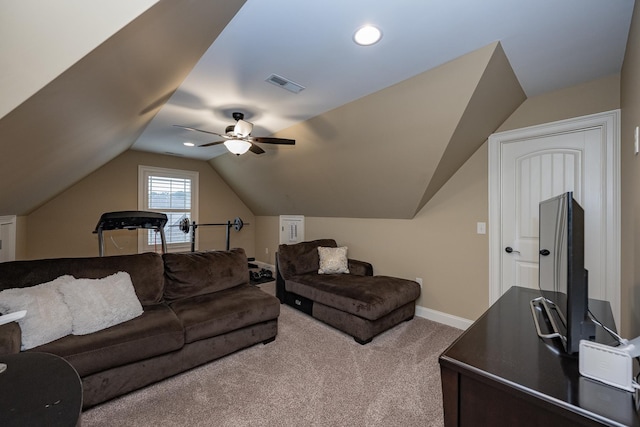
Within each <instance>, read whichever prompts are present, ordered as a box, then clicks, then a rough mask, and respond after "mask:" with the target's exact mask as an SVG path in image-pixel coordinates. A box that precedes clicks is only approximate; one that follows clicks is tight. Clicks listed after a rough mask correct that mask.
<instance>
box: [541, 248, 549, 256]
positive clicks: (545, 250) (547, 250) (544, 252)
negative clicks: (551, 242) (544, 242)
mask: <svg viewBox="0 0 640 427" xmlns="http://www.w3.org/2000/svg"><path fill="white" fill-rule="evenodd" d="M550 253H551V252H549V249H542V250H541V251H540V255H542V256H547V255H549V254H550Z"/></svg>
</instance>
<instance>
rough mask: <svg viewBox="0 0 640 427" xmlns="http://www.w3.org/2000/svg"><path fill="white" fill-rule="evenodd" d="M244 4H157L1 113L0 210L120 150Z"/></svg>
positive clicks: (27, 205) (15, 210)
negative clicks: (15, 106) (22, 100)
mask: <svg viewBox="0 0 640 427" xmlns="http://www.w3.org/2000/svg"><path fill="white" fill-rule="evenodd" d="M243 4H244V0H215V1H212V0H175V1H161V2H159V3H157V4H155V5H154V6H152V7H151V8H150V9H148V10H147V11H146V12H145V13H143V14H142V15H140V16H139V17H138V18H136V19H135V20H134V21H132V22H131V23H130V24H128V25H127V26H125V27H124V28H123V29H121V30H120V31H119V32H117V33H116V34H115V35H114V36H112V37H111V38H109V39H108V40H106V41H105V42H104V43H102V44H101V45H99V46H98V47H96V48H95V49H94V50H93V51H91V52H90V53H89V54H88V55H86V56H85V57H83V58H82V59H81V60H80V61H78V62H77V63H76V64H74V65H73V66H72V67H70V68H69V69H68V70H67V71H65V72H64V73H62V74H61V75H60V76H58V77H57V78H56V79H54V80H53V81H52V82H51V83H49V84H48V85H46V86H45V87H44V88H43V89H41V90H40V91H38V92H37V93H36V94H35V95H34V96H32V97H30V98H29V99H28V100H27V101H25V102H24V103H22V104H21V105H20V106H18V107H17V108H15V109H14V110H12V111H11V112H10V113H9V114H7V115H6V116H4V117H3V118H2V119H0V141H2V144H0V158H1V159H2V165H3V167H2V169H1V170H0V182H2V186H0V215H5V214H17V215H23V214H27V213H29V212H30V211H32V210H33V209H35V208H36V207H37V206H39V205H40V204H42V203H44V202H46V201H47V200H48V199H50V198H52V197H54V196H55V195H56V194H58V193H59V192H61V191H62V190H64V189H65V188H67V187H68V186H70V185H72V184H73V183H75V182H77V181H78V180H80V179H82V178H83V177H84V176H86V175H88V174H89V173H91V172H92V171H94V170H95V169H97V168H98V167H100V166H102V165H104V164H105V163H107V162H108V161H110V160H111V159H113V158H114V157H116V156H117V155H119V154H120V153H122V152H123V151H125V150H127V149H128V148H129V147H130V146H131V145H132V144H133V142H134V141H135V140H136V139H137V137H138V136H139V135H140V133H141V132H142V131H143V130H144V128H145V126H146V125H147V123H148V122H149V121H150V120H151V119H152V118H153V116H154V115H155V113H156V112H157V111H158V109H159V108H160V107H161V106H162V104H164V102H165V101H166V100H167V99H168V98H169V97H170V96H171V94H172V93H173V92H174V91H175V89H176V88H177V87H178V85H179V84H180V83H181V82H182V80H183V79H184V78H185V77H186V75H187V74H188V73H189V71H190V70H191V69H192V68H193V66H194V65H195V64H196V62H197V61H198V59H199V58H200V57H201V55H202V54H203V53H204V52H205V51H206V49H207V48H208V47H209V46H210V45H211V43H212V42H213V40H215V38H216V37H217V36H218V34H220V32H221V31H222V30H223V29H224V27H225V26H226V25H227V23H228V22H229V21H230V20H231V19H232V18H233V16H234V15H235V14H236V13H237V11H238V10H239V9H240V7H242V5H243ZM76 18H77V17H76ZM99 196H100V195H99V194H96V197H99ZM74 208H79V207H74Z"/></svg>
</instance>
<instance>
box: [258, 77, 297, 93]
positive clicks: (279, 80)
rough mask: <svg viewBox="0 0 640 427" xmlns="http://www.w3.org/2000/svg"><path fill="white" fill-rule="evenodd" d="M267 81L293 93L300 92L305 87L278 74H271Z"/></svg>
mask: <svg viewBox="0 0 640 427" xmlns="http://www.w3.org/2000/svg"><path fill="white" fill-rule="evenodd" d="M265 81H266V82H269V83H271V84H273V85H276V86H278V87H281V88H283V89H286V90H288V91H289V92H293V93H300V92H301V91H303V90H304V89H305V87H304V86H302V85H300V84H298V83H296V82H293V81H291V80H289V79H287V78H284V77H282V76H279V75H277V74H271V75H270V76H269V77H268V78H267V80H265Z"/></svg>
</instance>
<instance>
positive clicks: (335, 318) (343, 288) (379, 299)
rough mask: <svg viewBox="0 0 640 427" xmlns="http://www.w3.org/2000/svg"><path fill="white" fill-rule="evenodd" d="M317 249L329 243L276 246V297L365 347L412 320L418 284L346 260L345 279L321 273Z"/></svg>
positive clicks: (342, 276)
mask: <svg viewBox="0 0 640 427" xmlns="http://www.w3.org/2000/svg"><path fill="white" fill-rule="evenodd" d="M318 247H331V248H335V247H337V245H336V241H335V240H332V239H321V240H314V241H310V242H302V243H297V244H293V245H280V246H279V248H278V253H277V256H276V270H277V277H276V296H277V297H278V299H280V302H281V303H284V304H287V305H290V306H292V307H294V308H296V309H298V310H301V311H303V312H304V313H307V314H310V315H311V316H313V317H314V318H316V319H318V320H321V321H323V322H325V323H327V324H328V325H331V326H333V327H334V328H336V329H339V330H341V331H343V332H346V333H347V334H349V335H351V336H353V337H354V339H355V340H356V342H358V343H360V344H367V343H368V342H370V341H371V340H372V339H373V337H374V336H376V335H378V334H380V333H381V332H384V331H386V330H388V329H390V328H392V327H394V326H396V325H397V324H399V323H401V322H403V321H405V320H410V319H412V318H413V315H414V313H415V302H416V300H417V299H418V297H419V296H420V285H418V283H416V282H414V281H411V280H405V279H399V278H396V277H389V276H374V275H373V267H372V265H371V264H370V263H367V262H363V261H357V260H352V259H349V260H348V268H349V273H347V274H344V273H343V274H319V273H318V267H319V263H320V257H319V255H318Z"/></svg>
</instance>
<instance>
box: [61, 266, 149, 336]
mask: <svg viewBox="0 0 640 427" xmlns="http://www.w3.org/2000/svg"><path fill="white" fill-rule="evenodd" d="M60 293H61V294H62V298H63V299H64V302H65V304H67V306H68V307H69V311H70V312H71V318H72V320H73V322H72V323H73V330H72V331H71V333H72V334H74V335H86V334H90V333H92V332H96V331H99V330H101V329H106V328H109V327H111V326H114V325H117V324H119V323H123V322H126V321H127V320H131V319H133V318H134V317H138V316H140V315H141V314H142V305H140V301H138V297H137V296H136V293H135V291H134V289H133V285H132V284H131V277H130V276H129V274H128V273H126V272H124V271H121V272H119V273H116V274H112V275H110V276H107V277H104V278H102V279H75V280H71V281H68V282H66V283H63V284H62V285H60Z"/></svg>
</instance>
